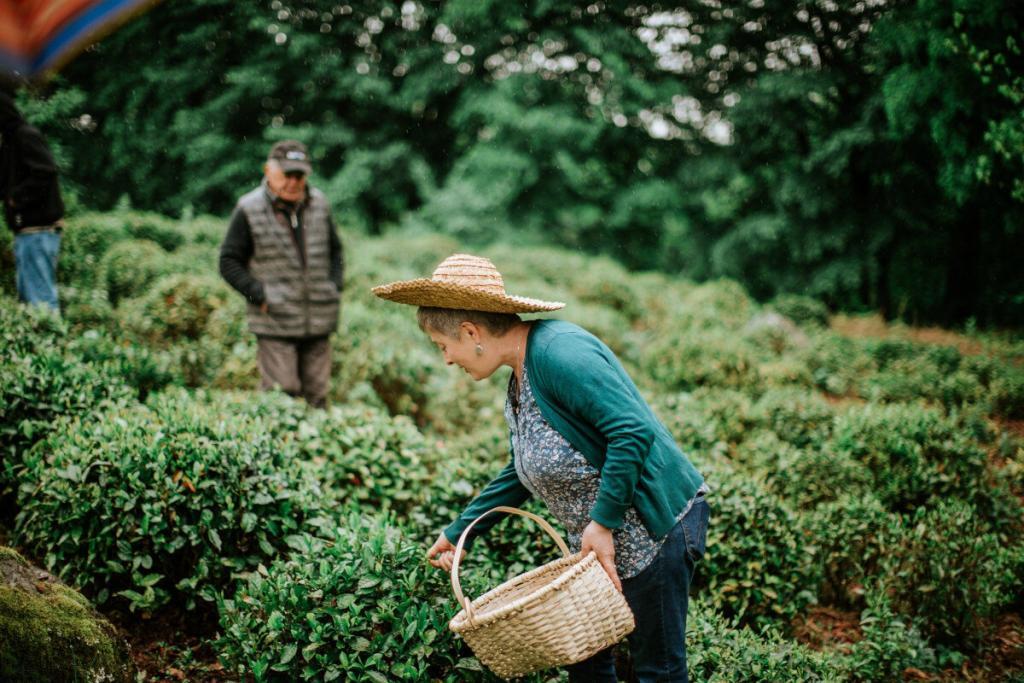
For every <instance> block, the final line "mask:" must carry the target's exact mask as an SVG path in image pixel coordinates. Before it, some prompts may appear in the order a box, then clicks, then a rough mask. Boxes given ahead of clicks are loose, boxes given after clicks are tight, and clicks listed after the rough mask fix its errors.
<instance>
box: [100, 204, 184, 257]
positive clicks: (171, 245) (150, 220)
mask: <svg viewBox="0 0 1024 683" xmlns="http://www.w3.org/2000/svg"><path fill="white" fill-rule="evenodd" d="M116 215H117V216H118V217H119V218H120V219H121V220H122V221H123V222H124V229H125V232H126V233H128V235H129V236H131V237H132V238H134V239H137V240H149V241H151V242H155V243H156V244H159V245H160V248H161V249H163V250H164V251H174V250H175V249H177V248H178V247H180V246H181V245H183V244H184V243H185V241H186V236H185V235H184V234H183V233H182V231H181V230H180V229H179V227H178V225H177V222H176V221H174V220H172V219H170V218H167V217H166V216H162V215H160V214H158V213H144V212H138V211H126V212H121V213H119V214H116Z"/></svg>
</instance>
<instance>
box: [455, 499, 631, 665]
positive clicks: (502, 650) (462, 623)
mask: <svg viewBox="0 0 1024 683" xmlns="http://www.w3.org/2000/svg"><path fill="white" fill-rule="evenodd" d="M493 512H507V513H510V514H515V515H520V516H523V517H528V518H529V519H532V520H534V521H535V522H537V523H538V524H540V526H541V528H542V529H544V531H546V532H547V533H548V535H549V536H551V538H553V539H554V541H555V543H557V544H558V548H559V549H560V550H561V551H562V555H563V556H564V557H562V558H561V559H558V560H555V561H553V562H549V563H548V564H545V565H544V566H542V567H538V568H537V569H534V570H533V571H530V572H527V573H525V574H521V575H519V576H517V577H515V578H513V579H510V580H509V581H506V582H505V583H503V584H501V585H500V586H498V587H497V588H494V589H492V590H490V591H488V592H487V593H484V594H483V595H481V596H480V597H479V598H477V599H476V600H470V599H469V598H467V597H466V596H465V595H463V594H462V587H461V586H460V585H459V558H460V557H461V555H462V547H463V545H464V544H465V542H466V536H467V534H468V533H469V530H470V529H472V528H473V525H474V524H476V523H477V522H479V521H480V520H481V519H483V518H484V517H486V516H487V515H489V514H491V513H493ZM452 590H453V591H454V592H455V597H456V599H457V600H458V601H459V604H460V605H462V607H463V609H462V611H460V612H459V613H458V614H456V615H455V618H454V619H452V621H451V623H450V624H449V627H450V628H451V630H452V631H454V632H455V633H458V634H459V635H461V636H462V637H463V638H464V639H465V640H466V642H467V643H468V644H469V647H470V648H472V650H473V653H474V654H476V656H477V659H479V660H480V661H481V662H482V663H483V664H484V665H485V666H487V667H488V668H489V669H491V670H492V671H493V672H494V673H496V674H498V675H499V676H501V677H503V678H513V677H516V676H524V675H526V674H528V673H530V672H533V671H537V670H540V669H546V668H548V667H552V666H565V665H567V664H575V663H576V662H580V661H583V660H584V659H587V658H588V657H591V656H593V655H595V654H597V653H598V652H600V651H601V650H603V649H605V648H607V647H610V646H612V645H614V644H615V643H617V642H619V641H620V640H622V639H623V638H625V637H626V636H627V635H628V634H629V633H630V632H631V631H632V630H633V627H634V622H633V613H632V612H631V611H630V609H629V605H627V604H626V600H625V598H623V597H622V594H621V593H620V592H619V591H617V590H616V589H615V586H614V585H613V584H612V581H611V579H610V578H608V574H607V573H605V570H604V568H603V567H602V566H601V564H600V563H599V562H598V561H597V557H596V556H595V555H594V553H592V552H591V553H589V554H587V555H586V556H585V557H584V556H583V555H582V554H581V553H576V554H575V555H570V554H569V548H568V547H567V546H566V545H565V541H563V540H562V537H561V536H559V535H558V532H557V531H555V530H554V529H553V528H552V527H551V525H550V524H548V523H547V522H546V521H544V520H543V519H541V518H540V517H538V516H537V515H534V514H532V513H529V512H526V511H525V510H519V509H517V508H511V507H504V506H502V507H496V508H492V509H491V510H488V511H487V512H485V513H484V514H482V515H480V516H479V517H477V518H476V519H475V520H473V523H472V524H470V525H469V526H467V527H466V530H465V531H463V532H462V536H461V537H460V538H459V543H458V545H457V546H456V549H455V561H454V563H453V564H452Z"/></svg>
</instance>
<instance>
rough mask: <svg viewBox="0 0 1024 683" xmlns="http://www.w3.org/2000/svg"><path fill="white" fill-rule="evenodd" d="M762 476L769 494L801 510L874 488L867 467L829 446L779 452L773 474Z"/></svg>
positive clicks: (870, 473)
mask: <svg viewBox="0 0 1024 683" xmlns="http://www.w3.org/2000/svg"><path fill="white" fill-rule="evenodd" d="M765 476H766V478H767V479H768V483H769V486H770V488H771V489H772V491H774V492H775V493H777V494H778V495H780V496H782V497H783V498H784V499H785V500H787V501H789V502H790V503H791V504H792V505H794V506H795V507H798V508H800V509H802V510H807V509H811V508H813V507H814V506H816V505H818V504H819V503H825V502H829V501H834V500H836V499H838V498H840V497H841V496H843V495H862V494H866V493H868V492H871V491H874V489H875V486H876V475H875V474H873V473H872V471H871V469H870V468H869V467H867V466H866V465H864V464H863V463H861V462H858V461H857V460H855V459H853V458H852V457H850V456H849V455H847V454H845V453H842V452H837V451H836V450H835V449H833V448H831V447H830V446H828V447H824V448H813V447H811V448H807V449H803V450H800V449H782V450H781V452H780V458H779V460H778V464H777V466H776V468H775V470H774V471H772V472H769V473H767V474H766V475H765Z"/></svg>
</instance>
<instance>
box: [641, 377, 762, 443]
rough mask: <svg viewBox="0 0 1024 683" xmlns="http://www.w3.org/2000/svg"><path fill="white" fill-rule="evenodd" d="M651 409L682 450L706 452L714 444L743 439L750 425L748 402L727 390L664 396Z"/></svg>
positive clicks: (703, 390)
mask: <svg viewBox="0 0 1024 683" xmlns="http://www.w3.org/2000/svg"><path fill="white" fill-rule="evenodd" d="M652 408H654V411H655V413H656V414H657V415H658V417H659V418H660V419H661V421H662V422H663V423H664V424H665V427H666V428H667V429H668V430H669V433H671V434H672V436H673V437H675V439H676V441H677V442H678V443H679V444H680V446H682V448H683V450H685V451H694V452H695V451H709V450H711V449H712V448H713V447H714V446H715V444H719V443H721V444H734V443H738V442H740V441H742V440H743V439H744V438H746V435H747V431H748V430H749V429H750V427H751V426H752V425H753V420H752V418H751V415H750V413H751V410H752V408H751V401H750V399H749V398H748V397H747V396H746V395H745V394H743V393H741V392H739V391H733V390H730V389H698V390H696V391H693V392H689V393H679V394H666V395H662V396H659V397H658V399H657V400H655V401H654V402H653V405H652Z"/></svg>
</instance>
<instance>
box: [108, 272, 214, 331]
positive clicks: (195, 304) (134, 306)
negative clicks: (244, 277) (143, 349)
mask: <svg viewBox="0 0 1024 683" xmlns="http://www.w3.org/2000/svg"><path fill="white" fill-rule="evenodd" d="M233 298H234V292H232V290H231V289H230V288H229V287H228V285H227V284H225V283H224V281H223V280H221V279H220V278H219V277H215V276H213V275H191V274H184V275H182V274H175V275H168V276H166V277H163V278H161V279H160V280H158V281H156V282H155V283H153V285H152V287H150V289H149V290H148V291H147V292H146V293H145V294H144V295H143V296H141V297H139V298H137V299H134V300H132V301H131V302H126V304H125V308H126V310H125V312H124V314H123V315H122V316H121V318H122V321H123V322H124V324H125V326H126V327H127V328H128V329H129V330H130V332H131V333H132V334H133V335H135V336H137V337H139V338H141V339H144V340H145V341H146V342H147V343H149V344H151V345H154V346H157V347H161V346H163V347H166V346H168V345H169V344H172V343H174V342H176V341H179V340H186V339H192V340H198V339H200V338H201V337H202V336H203V333H204V331H205V329H206V325H207V322H208V321H209V319H210V316H211V314H212V313H213V312H214V311H217V310H219V309H221V308H224V307H225V306H227V305H228V302H229V301H231V300H232V299H233ZM218 346H219V344H218Z"/></svg>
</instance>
